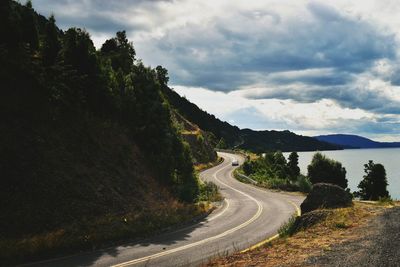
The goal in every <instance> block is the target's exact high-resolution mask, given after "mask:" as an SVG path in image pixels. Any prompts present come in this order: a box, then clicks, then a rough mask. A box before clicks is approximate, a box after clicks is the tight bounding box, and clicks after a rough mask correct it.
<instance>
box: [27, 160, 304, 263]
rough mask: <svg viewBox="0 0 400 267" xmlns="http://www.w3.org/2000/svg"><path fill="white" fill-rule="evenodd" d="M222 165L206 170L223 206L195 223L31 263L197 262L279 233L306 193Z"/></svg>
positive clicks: (225, 164) (206, 174) (206, 176)
mask: <svg viewBox="0 0 400 267" xmlns="http://www.w3.org/2000/svg"><path fill="white" fill-rule="evenodd" d="M219 155H220V156H222V157H223V158H224V159H225V160H224V162H223V163H222V164H220V165H218V166H216V167H214V168H211V169H208V170H206V171H204V172H202V173H201V178H202V179H203V180H209V181H213V182H215V183H216V184H217V185H218V186H219V187H220V188H221V193H222V195H223V196H224V197H225V201H224V203H223V205H222V206H221V207H220V208H219V209H217V210H216V211H215V212H213V213H212V214H211V215H209V216H208V217H207V218H205V219H204V220H203V221H201V222H199V223H197V224H196V225H192V226H188V227H185V228H183V229H180V230H178V231H174V232H172V233H166V234H162V235H161V236H158V237H156V238H151V239H148V240H144V241H142V242H138V243H135V244H128V245H123V246H117V247H113V248H110V249H105V250H100V251H96V252H90V253H85V254H79V255H74V256H70V257H65V258H61V259H56V260H52V261H47V262H41V263H38V264H33V265H29V266H68V267H70V266H115V267H117V266H118V267H123V266H187V265H190V266H196V265H199V264H201V263H204V262H207V259H209V258H210V257H215V256H218V255H221V256H222V255H226V254H227V253H232V252H233V251H235V250H242V249H245V248H248V247H249V246H252V245H254V244H256V243H258V242H260V241H262V240H265V239H266V238H268V237H271V236H273V235H275V234H276V232H277V230H278V228H279V227H280V225H281V224H282V223H283V222H285V221H286V220H287V219H288V218H289V217H290V216H291V215H292V214H293V213H295V212H296V206H295V205H299V204H300V203H301V201H302V200H303V197H300V196H293V195H288V194H281V193H275V192H270V191H266V190H261V189H258V188H255V187H253V186H250V185H247V184H243V183H240V182H238V181H237V180H235V179H234V178H233V177H232V171H233V170H234V168H235V167H234V166H232V164H231V163H232V160H234V159H237V160H239V162H241V163H242V162H243V158H242V157H240V156H238V155H234V154H229V153H219Z"/></svg>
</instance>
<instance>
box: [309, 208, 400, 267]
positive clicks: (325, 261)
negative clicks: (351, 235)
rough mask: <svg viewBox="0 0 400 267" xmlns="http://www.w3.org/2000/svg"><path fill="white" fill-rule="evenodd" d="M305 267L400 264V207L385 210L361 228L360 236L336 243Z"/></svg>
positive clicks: (310, 259)
mask: <svg viewBox="0 0 400 267" xmlns="http://www.w3.org/2000/svg"><path fill="white" fill-rule="evenodd" d="M303 266H385V267H387V266H400V207H395V208H392V209H388V210H386V211H385V212H384V213H383V214H381V215H379V216H377V217H376V218H374V219H373V220H371V221H370V222H369V223H368V225H367V226H365V227H362V228H360V229H359V238H357V239H353V240H351V241H347V242H344V243H342V244H339V245H334V246H332V247H331V249H330V250H329V251H327V252H325V253H324V254H323V255H321V256H316V257H311V258H309V259H307V260H306V261H305V263H304V265H303Z"/></svg>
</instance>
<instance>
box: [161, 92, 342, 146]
mask: <svg viewBox="0 0 400 267" xmlns="http://www.w3.org/2000/svg"><path fill="white" fill-rule="evenodd" d="M163 92H164V93H165V95H166V96H167V98H168V100H169V102H170V103H171V105H172V106H173V107H174V108H175V109H176V110H178V112H179V113H180V114H182V115H183V116H184V117H185V118H186V119H187V120H189V121H191V122H193V123H195V124H197V125H198V126H199V127H200V128H201V129H202V130H204V131H208V132H211V133H213V134H214V135H215V137H216V138H217V139H218V140H221V139H222V140H223V141H224V143H225V144H226V146H227V147H230V148H233V147H235V148H243V149H247V150H251V151H253V152H265V151H270V150H281V151H312V150H335V149H341V147H340V146H338V145H333V144H330V143H326V142H323V141H318V140H317V139H314V138H312V137H306V136H301V135H296V134H294V133H292V132H289V131H253V130H250V129H239V128H238V127H236V126H232V125H230V124H229V123H227V122H223V121H221V120H219V119H218V118H216V117H215V116H214V115H211V114H208V113H207V112H206V111H203V110H201V109H200V108H199V107H197V106H196V105H195V104H193V103H191V102H190V101H188V100H187V99H186V98H184V97H181V96H180V95H179V94H177V93H176V92H175V91H173V90H171V89H169V88H167V87H166V88H163Z"/></svg>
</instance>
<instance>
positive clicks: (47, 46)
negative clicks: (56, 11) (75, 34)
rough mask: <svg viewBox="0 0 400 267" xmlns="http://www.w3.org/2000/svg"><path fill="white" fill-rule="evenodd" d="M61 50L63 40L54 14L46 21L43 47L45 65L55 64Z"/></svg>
mask: <svg viewBox="0 0 400 267" xmlns="http://www.w3.org/2000/svg"><path fill="white" fill-rule="evenodd" d="M60 50H61V42H60V40H59V33H58V30H57V26H56V20H55V18H54V15H51V16H50V17H49V19H48V21H47V22H46V27H45V35H44V41H43V47H42V58H43V64H44V65H45V66H52V65H54V64H55V62H56V59H57V55H58V53H59V52H60Z"/></svg>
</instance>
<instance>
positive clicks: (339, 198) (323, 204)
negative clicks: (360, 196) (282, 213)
mask: <svg viewBox="0 0 400 267" xmlns="http://www.w3.org/2000/svg"><path fill="white" fill-rule="evenodd" d="M352 204H353V202H352V196H351V194H350V193H349V192H346V191H345V190H344V189H343V188H341V187H340V186H338V185H333V184H326V183H318V184H315V185H313V188H312V190H311V192H310V193H309V194H308V196H307V197H306V199H305V200H304V201H303V203H301V205H300V208H301V212H302V213H306V212H310V211H312V210H316V209H320V208H324V209H334V208H344V207H349V206H351V205H352Z"/></svg>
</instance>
